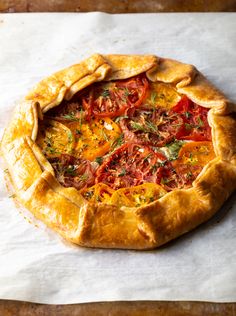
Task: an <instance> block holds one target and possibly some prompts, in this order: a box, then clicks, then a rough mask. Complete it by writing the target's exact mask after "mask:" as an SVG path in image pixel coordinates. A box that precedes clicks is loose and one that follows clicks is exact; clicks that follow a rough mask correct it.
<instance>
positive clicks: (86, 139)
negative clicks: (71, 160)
mask: <svg viewBox="0 0 236 316" xmlns="http://www.w3.org/2000/svg"><path fill="white" fill-rule="evenodd" d="M66 125H67V126H68V128H69V129H70V130H71V131H72V133H73V135H74V138H75V148H74V156H76V157H82V158H84V159H88V160H90V161H93V160H94V159H95V158H96V157H100V156H103V155H105V154H106V153H107V152H108V151H109V150H110V148H111V146H112V143H113V142H114V141H115V140H116V139H117V138H118V137H119V135H120V134H121V130H120V128H119V126H118V125H117V124H116V123H115V122H113V121H112V120H111V119H110V118H100V119H94V120H91V121H89V122H83V123H81V122H79V121H76V122H70V123H66Z"/></svg>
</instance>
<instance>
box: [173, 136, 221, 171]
mask: <svg viewBox="0 0 236 316" xmlns="http://www.w3.org/2000/svg"><path fill="white" fill-rule="evenodd" d="M214 158H215V152H214V147H213V144H212V142H209V141H204V142H188V143H186V144H184V145H183V147H182V148H181V149H180V151H179V155H178V159H177V160H175V161H174V163H175V164H179V163H183V164H186V165H200V166H202V167H204V166H205V165H206V164H207V163H208V162H209V161H211V160H212V159H214Z"/></svg>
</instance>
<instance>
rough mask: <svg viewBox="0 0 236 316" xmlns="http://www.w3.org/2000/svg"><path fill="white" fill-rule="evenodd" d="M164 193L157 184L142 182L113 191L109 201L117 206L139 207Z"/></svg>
mask: <svg viewBox="0 0 236 316" xmlns="http://www.w3.org/2000/svg"><path fill="white" fill-rule="evenodd" d="M166 193H167V192H166V190H165V189H163V187H162V186H160V185H158V184H155V183H144V184H141V185H138V186H135V187H130V188H123V189H119V190H117V191H115V192H114V193H113V195H112V197H111V199H110V201H109V203H110V204H114V205H117V206H118V207H121V206H128V207H139V206H143V205H146V204H149V203H151V202H153V201H155V200H157V199H159V198H161V197H162V196H164V195H165V194H166Z"/></svg>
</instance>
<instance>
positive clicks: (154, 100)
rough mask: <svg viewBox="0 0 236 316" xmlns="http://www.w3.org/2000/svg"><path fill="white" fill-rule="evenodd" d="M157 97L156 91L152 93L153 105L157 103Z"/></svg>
mask: <svg viewBox="0 0 236 316" xmlns="http://www.w3.org/2000/svg"><path fill="white" fill-rule="evenodd" d="M156 98H157V94H156V92H152V93H151V103H152V105H155V103H156Z"/></svg>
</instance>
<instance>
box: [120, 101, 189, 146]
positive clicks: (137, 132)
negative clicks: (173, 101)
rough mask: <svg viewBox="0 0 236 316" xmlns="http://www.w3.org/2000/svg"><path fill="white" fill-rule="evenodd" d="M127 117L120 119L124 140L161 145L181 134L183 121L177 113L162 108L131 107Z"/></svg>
mask: <svg viewBox="0 0 236 316" xmlns="http://www.w3.org/2000/svg"><path fill="white" fill-rule="evenodd" d="M127 116H128V117H127V118H123V119H122V120H120V126H121V128H122V130H123V132H124V136H125V140H126V141H133V142H136V143H139V144H143V145H150V146H155V147H156V146H157V147H162V146H164V145H165V144H168V143H170V142H171V141H173V140H174V139H175V138H177V137H178V135H181V133H182V130H183V126H184V121H183V119H182V117H181V116H180V115H178V114H177V113H175V114H174V113H171V115H168V113H167V112H166V111H165V110H163V109H162V108H153V109H150V108H149V109H148V108H145V107H144V106H142V107H141V108H137V109H131V110H129V111H128V112H127Z"/></svg>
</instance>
